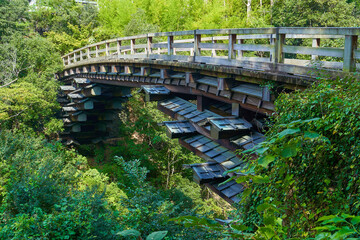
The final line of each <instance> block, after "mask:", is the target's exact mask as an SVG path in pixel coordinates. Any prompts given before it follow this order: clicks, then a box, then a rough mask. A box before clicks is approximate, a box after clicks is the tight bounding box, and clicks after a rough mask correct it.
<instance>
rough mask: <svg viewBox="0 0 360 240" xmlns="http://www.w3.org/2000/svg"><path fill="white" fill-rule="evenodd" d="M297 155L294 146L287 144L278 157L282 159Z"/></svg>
mask: <svg viewBox="0 0 360 240" xmlns="http://www.w3.org/2000/svg"><path fill="white" fill-rule="evenodd" d="M296 154H297V148H296V144H289V145H287V146H286V147H284V148H283V150H282V151H281V153H280V155H281V156H282V157H284V158H289V157H294V156H296Z"/></svg>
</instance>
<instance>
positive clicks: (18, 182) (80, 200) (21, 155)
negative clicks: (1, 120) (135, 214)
mask: <svg viewBox="0 0 360 240" xmlns="http://www.w3.org/2000/svg"><path fill="white" fill-rule="evenodd" d="M0 164H1V172H0V181H1V186H2V187H1V188H0V193H1V207H0V213H1V214H0V216H1V217H0V238H1V239H24V238H25V239H39V238H41V239H89V238H95V239H114V238H115V235H114V231H119V230H121V229H120V225H119V223H118V222H117V220H116V219H117V216H116V215H117V214H116V212H114V211H111V210H110V209H111V206H109V205H108V203H107V201H106V199H107V198H109V199H110V200H111V197H112V198H116V199H119V198H120V197H121V196H125V195H124V193H123V192H122V191H121V190H119V189H118V190H117V191H115V190H112V191H110V192H109V193H105V187H106V188H112V189H115V186H112V185H111V184H110V185H109V184H108V183H107V180H106V178H104V177H103V176H101V175H100V176H99V175H98V174H96V172H92V174H89V173H88V171H87V172H84V169H86V168H87V165H86V159H84V157H81V156H78V155H76V154H75V153H74V152H73V151H67V150H65V149H64V148H63V147H62V146H61V144H60V143H47V142H46V141H44V140H41V139H37V138H33V137H29V136H23V135H20V134H14V133H12V132H6V131H1V132H0ZM95 171H96V170H95ZM83 174H84V175H83ZM98 176H99V177H101V178H102V179H99V178H98ZM78 184H79V185H80V187H78Z"/></svg>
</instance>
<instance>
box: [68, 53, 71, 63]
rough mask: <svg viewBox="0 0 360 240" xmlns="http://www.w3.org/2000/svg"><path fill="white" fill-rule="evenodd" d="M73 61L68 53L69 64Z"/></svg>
mask: <svg viewBox="0 0 360 240" xmlns="http://www.w3.org/2000/svg"><path fill="white" fill-rule="evenodd" d="M70 63H71V59H70V55H68V64H70Z"/></svg>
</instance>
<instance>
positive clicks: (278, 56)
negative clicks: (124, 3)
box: [62, 27, 360, 71]
mask: <svg viewBox="0 0 360 240" xmlns="http://www.w3.org/2000/svg"><path fill="white" fill-rule="evenodd" d="M202 35H206V36H205V37H202ZM209 35H210V36H211V35H224V36H211V37H209ZM358 35H360V28H359V27H351V28H348V27H339V28H338V27H309V28H304V27H272V28H234V29H203V30H189V31H177V32H158V33H148V34H142V35H136V36H128V37H119V38H114V39H109V40H105V41H101V42H97V43H93V44H89V45H86V46H84V47H82V48H79V49H76V50H74V51H72V52H70V53H68V54H66V55H64V56H62V59H63V61H64V65H70V64H71V60H73V61H74V62H77V59H78V58H80V61H82V60H83V59H84V56H87V58H93V57H92V56H91V55H93V54H95V55H96V56H95V58H98V57H99V56H100V54H101V53H103V52H105V55H106V56H108V55H110V52H111V51H112V52H114V51H116V52H117V54H118V55H121V53H122V52H128V51H130V53H131V54H135V53H136V50H137V49H145V54H147V56H149V54H151V53H152V48H158V53H159V54H160V53H161V52H167V53H168V55H172V54H174V49H175V48H174V47H173V44H177V45H176V46H177V47H178V48H179V49H187V50H186V51H191V54H192V56H200V55H201V54H200V53H201V49H204V50H212V51H213V53H214V55H215V56H216V51H217V50H228V51H229V54H228V58H229V60H231V59H236V52H238V55H241V56H242V52H243V51H255V52H256V51H265V52H270V62H274V63H284V56H285V55H284V53H294V54H299V53H300V54H308V55H312V56H313V59H316V58H317V56H318V55H319V56H329V57H343V59H344V61H343V70H344V71H354V69H355V67H354V66H356V61H355V59H356V58H357V59H360V51H356V47H357V46H356V45H357V43H356V42H357V36H358ZM176 36H193V38H191V39H181V40H174V37H176ZM154 37H167V38H168V41H167V42H160V43H153V42H152V39H153V38H154ZM285 38H312V39H313V46H312V47H296V46H290V45H285ZM322 38H325V39H332V38H345V46H344V48H343V49H335V48H332V49H330V48H321V47H320V44H319V43H320V39H322ZM138 39H147V43H145V44H140V45H139V44H138V45H136V44H135V41H136V40H138ZM246 39H269V40H270V45H262V46H261V45H257V44H244V43H243V40H246ZM219 40H220V41H221V40H229V43H217V41H219ZM122 41H130V45H125V46H121V43H122ZM208 41H212V43H204V42H208ZM236 41H237V42H236ZM113 43H117V47H116V49H115V47H111V48H110V44H113ZM181 43H182V44H181ZM189 43H193V46H191V47H190V45H188V44H189ZM241 44H244V45H241ZM104 45H105V48H104ZM181 46H182V47H181ZM284 46H285V48H284ZM101 47H102V48H101ZM315 47H316V48H317V49H314V48H315ZM92 48H95V51H93V50H91V49H92ZM161 48H165V49H166V48H167V51H165V50H160V49H161ZM83 51H87V52H83ZM312 53H314V54H312ZM315 53H316V55H315ZM113 54H114V53H113ZM71 56H73V58H71Z"/></svg>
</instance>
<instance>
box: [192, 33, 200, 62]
mask: <svg viewBox="0 0 360 240" xmlns="http://www.w3.org/2000/svg"><path fill="white" fill-rule="evenodd" d="M200 43H201V34H196V30H195V33H194V56H195V57H197V56H201V49H200Z"/></svg>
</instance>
